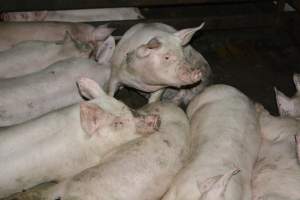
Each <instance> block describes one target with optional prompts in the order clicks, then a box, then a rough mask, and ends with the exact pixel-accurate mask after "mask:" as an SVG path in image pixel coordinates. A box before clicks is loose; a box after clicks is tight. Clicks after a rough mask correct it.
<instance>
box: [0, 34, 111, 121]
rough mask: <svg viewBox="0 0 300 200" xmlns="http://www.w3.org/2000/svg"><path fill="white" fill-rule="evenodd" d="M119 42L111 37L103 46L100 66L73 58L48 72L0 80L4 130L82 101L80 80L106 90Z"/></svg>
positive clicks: (0, 118)
mask: <svg viewBox="0 0 300 200" xmlns="http://www.w3.org/2000/svg"><path fill="white" fill-rule="evenodd" d="M114 47H115V41H114V39H113V37H112V36H110V37H109V38H108V39H107V40H106V41H105V42H104V44H103V45H102V51H101V53H100V55H99V59H98V63H97V62H95V61H94V60H91V59H87V58H70V59H66V60H63V61H60V62H57V63H54V64H52V65H51V66H49V67H47V68H46V69H45V70H42V71H40V72H37V73H33V74H29V75H26V76H22V77H19V78H11V79H3V80H0V126H9V125H13V124H19V123H22V122H25V121H27V120H30V119H33V118H36V117H39V116H41V115H43V114H45V113H47V112H50V111H52V110H56V109H59V108H63V107H65V106H68V105H72V104H74V103H77V102H79V101H80V100H82V98H81V96H80V95H79V94H78V92H77V87H76V84H75V82H76V80H78V78H79V77H81V76H87V77H89V78H92V79H94V80H96V81H97V82H98V83H99V84H100V86H101V87H104V86H105V84H106V83H107V82H108V79H109V76H110V58H111V56H112V53H113V50H114Z"/></svg>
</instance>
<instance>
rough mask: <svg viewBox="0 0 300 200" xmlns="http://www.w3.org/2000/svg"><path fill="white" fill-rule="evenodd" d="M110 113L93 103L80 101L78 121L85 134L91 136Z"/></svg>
mask: <svg viewBox="0 0 300 200" xmlns="http://www.w3.org/2000/svg"><path fill="white" fill-rule="evenodd" d="M108 115H111V114H109V113H107V112H105V111H104V110H103V109H102V108H100V107H99V106H97V105H96V104H94V103H88V102H81V103H80V123H81V127H82V129H83V130H84V131H85V132H86V133H87V135H89V136H92V135H93V134H95V133H96V132H97V130H98V129H99V128H100V127H101V126H103V125H104V124H105V120H106V119H107V118H108Z"/></svg>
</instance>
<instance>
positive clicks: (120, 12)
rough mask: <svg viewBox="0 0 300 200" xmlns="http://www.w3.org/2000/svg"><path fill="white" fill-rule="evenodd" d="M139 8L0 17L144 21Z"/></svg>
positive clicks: (14, 19) (10, 19) (4, 15)
mask: <svg viewBox="0 0 300 200" xmlns="http://www.w3.org/2000/svg"><path fill="white" fill-rule="evenodd" d="M143 18H144V16H143V15H142V14H141V13H140V11H139V9H138V8H132V7H127V8H102V9H80V10H55V11H47V10H44V11H30V12H4V13H2V14H1V15H0V19H1V20H2V21H7V22H17V21H18V22H21V21H26V22H29V21H55V22H58V21H63V22H92V21H116V20H130V19H143Z"/></svg>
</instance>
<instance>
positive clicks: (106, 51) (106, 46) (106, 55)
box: [96, 36, 116, 63]
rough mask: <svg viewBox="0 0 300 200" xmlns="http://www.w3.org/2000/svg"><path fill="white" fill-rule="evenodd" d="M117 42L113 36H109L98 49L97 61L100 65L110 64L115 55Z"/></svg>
mask: <svg viewBox="0 0 300 200" xmlns="http://www.w3.org/2000/svg"><path fill="white" fill-rule="evenodd" d="M115 47H116V42H115V39H114V37H113V36H109V37H108V38H107V39H106V40H105V41H104V42H103V43H102V44H101V45H100V46H99V47H98V49H97V53H96V60H97V61H98V63H108V62H109V61H110V59H111V57H112V55H113V53H114V50H115Z"/></svg>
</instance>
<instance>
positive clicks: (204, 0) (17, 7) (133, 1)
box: [0, 0, 271, 12]
mask: <svg viewBox="0 0 300 200" xmlns="http://www.w3.org/2000/svg"><path fill="white" fill-rule="evenodd" d="M256 1H257V2H262V1H270V2H271V0H260V1H259V0H48V1H43V0H9V1H6V0H0V11H2V12H3V11H5V12H7V11H35V10H70V9H89V8H110V7H111V8H112V7H143V6H165V5H187V4H214V3H243V2H256Z"/></svg>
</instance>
